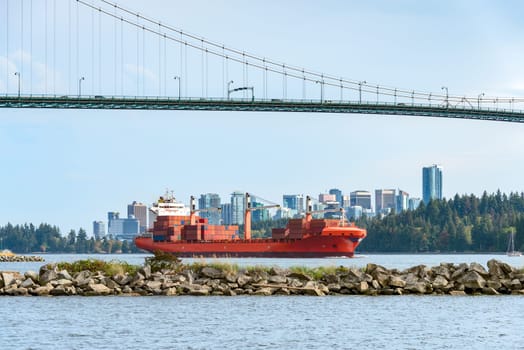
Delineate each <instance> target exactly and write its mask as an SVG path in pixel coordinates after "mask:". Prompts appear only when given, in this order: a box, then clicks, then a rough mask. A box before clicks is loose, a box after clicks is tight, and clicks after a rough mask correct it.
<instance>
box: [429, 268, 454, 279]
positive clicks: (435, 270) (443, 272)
mask: <svg viewBox="0 0 524 350" xmlns="http://www.w3.org/2000/svg"><path fill="white" fill-rule="evenodd" d="M432 270H433V273H434V274H435V275H437V276H442V277H444V278H445V279H446V280H448V281H449V280H450V279H451V272H450V271H449V266H448V264H440V265H439V266H436V267H434V268H433V269H432Z"/></svg>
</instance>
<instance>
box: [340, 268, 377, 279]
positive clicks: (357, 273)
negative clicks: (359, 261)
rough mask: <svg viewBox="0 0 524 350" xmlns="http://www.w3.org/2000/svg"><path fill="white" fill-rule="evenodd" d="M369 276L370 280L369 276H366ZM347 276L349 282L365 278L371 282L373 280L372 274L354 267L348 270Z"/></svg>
mask: <svg viewBox="0 0 524 350" xmlns="http://www.w3.org/2000/svg"><path fill="white" fill-rule="evenodd" d="M367 276H369V280H368V278H366V277H367ZM346 277H347V279H348V280H349V282H360V281H364V280H365V281H366V282H371V281H372V280H373V277H371V275H367V274H366V273H364V272H362V271H361V270H360V269H357V268H354V267H352V268H350V269H349V270H348V273H347V276H346Z"/></svg>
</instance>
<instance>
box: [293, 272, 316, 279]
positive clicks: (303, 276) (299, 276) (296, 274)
mask: <svg viewBox="0 0 524 350" xmlns="http://www.w3.org/2000/svg"><path fill="white" fill-rule="evenodd" d="M287 277H289V278H295V279H298V280H301V281H311V280H313V278H312V277H311V276H309V275H306V274H305V273H300V272H292V273H289V274H287Z"/></svg>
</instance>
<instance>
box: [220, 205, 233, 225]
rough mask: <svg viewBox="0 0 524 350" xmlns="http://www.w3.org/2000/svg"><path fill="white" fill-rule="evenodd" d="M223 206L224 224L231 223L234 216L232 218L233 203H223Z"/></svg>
mask: <svg viewBox="0 0 524 350" xmlns="http://www.w3.org/2000/svg"><path fill="white" fill-rule="evenodd" d="M220 207H221V208H222V213H221V217H222V224H223V225H231V222H232V218H231V203H223V204H222V205H221V206H220Z"/></svg>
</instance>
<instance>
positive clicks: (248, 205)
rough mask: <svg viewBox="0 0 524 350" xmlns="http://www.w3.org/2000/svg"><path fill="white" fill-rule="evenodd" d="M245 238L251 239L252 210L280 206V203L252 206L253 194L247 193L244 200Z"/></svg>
mask: <svg viewBox="0 0 524 350" xmlns="http://www.w3.org/2000/svg"><path fill="white" fill-rule="evenodd" d="M244 204H245V205H244V208H245V210H244V239H251V212H252V211H253V210H261V209H270V208H280V205H279V204H271V205H263V206H260V207H254V208H253V207H251V195H250V194H249V193H246V198H245V202H244Z"/></svg>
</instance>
